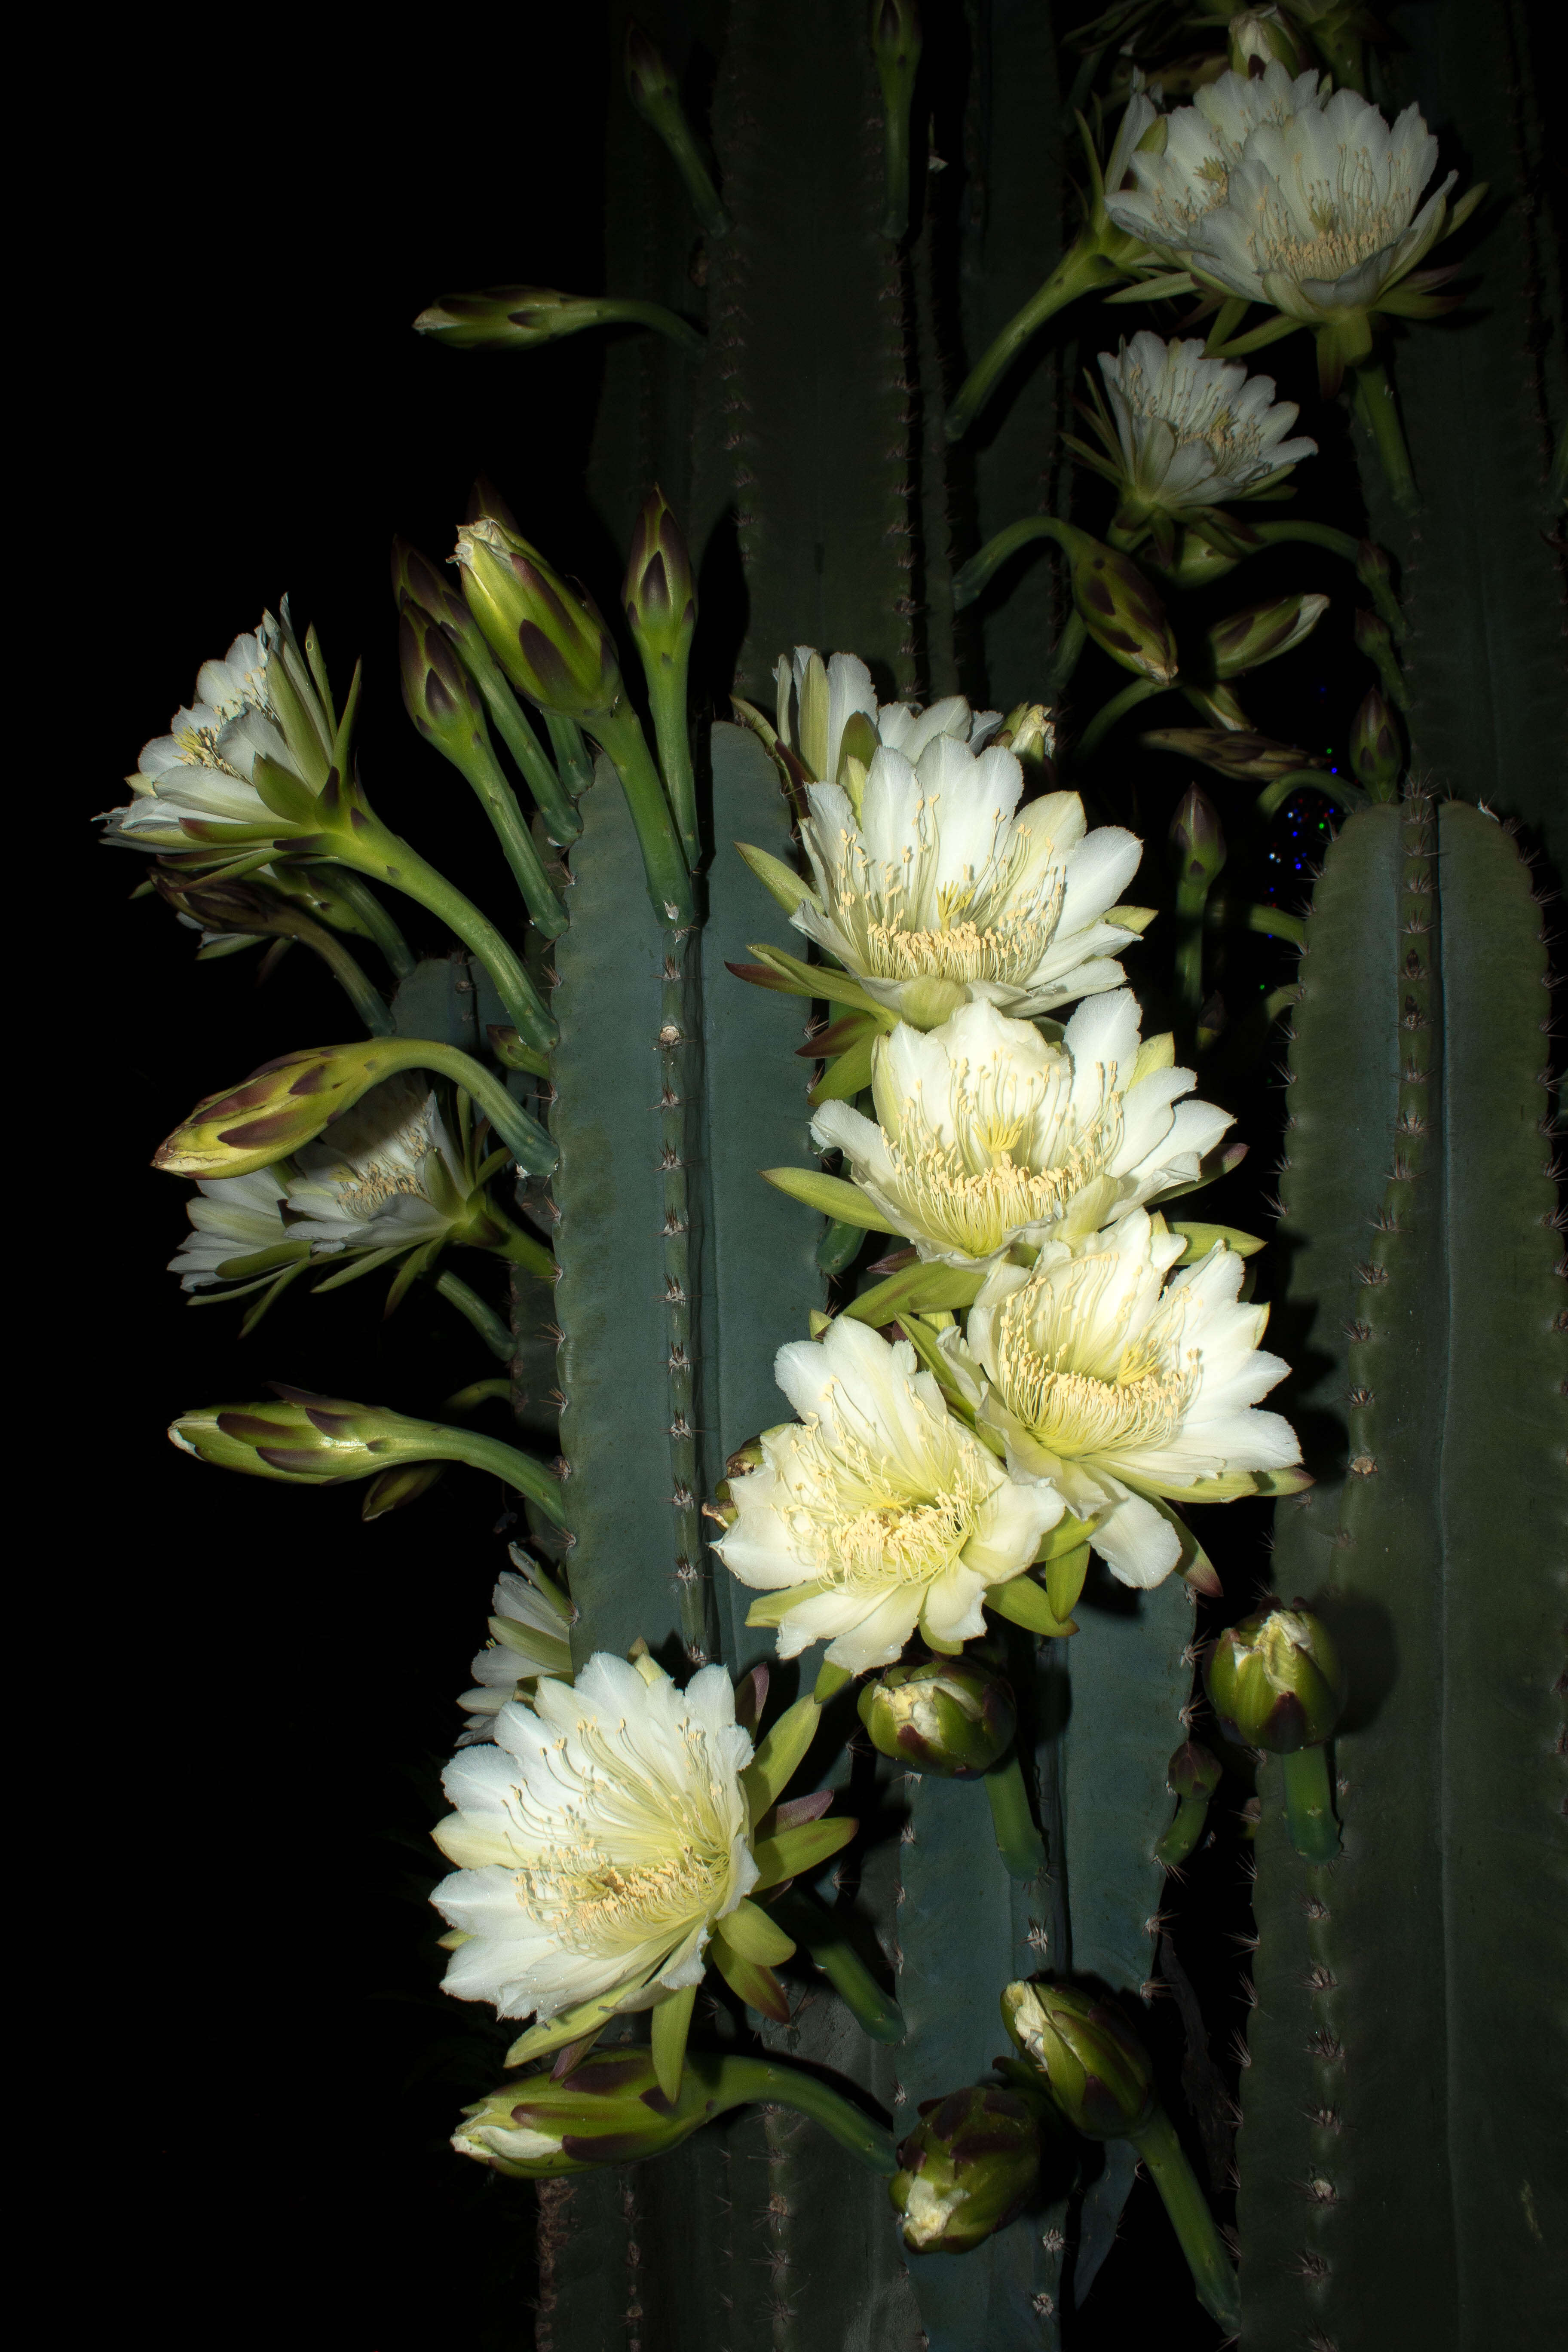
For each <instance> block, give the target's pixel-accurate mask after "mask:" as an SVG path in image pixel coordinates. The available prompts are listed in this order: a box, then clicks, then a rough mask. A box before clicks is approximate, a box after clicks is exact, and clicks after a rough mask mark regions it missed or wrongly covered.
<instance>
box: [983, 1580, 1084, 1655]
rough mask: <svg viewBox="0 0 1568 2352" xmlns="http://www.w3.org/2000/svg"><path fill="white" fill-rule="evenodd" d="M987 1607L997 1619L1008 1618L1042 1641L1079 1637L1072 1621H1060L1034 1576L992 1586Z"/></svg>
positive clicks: (1067, 1619)
mask: <svg viewBox="0 0 1568 2352" xmlns="http://www.w3.org/2000/svg"><path fill="white" fill-rule="evenodd" d="M985 1606H986V1608H987V1609H989V1610H991V1611H992V1612H993V1613H994V1615H996V1616H998V1617H1005V1618H1006V1619H1007V1620H1008V1621H1009V1622H1010V1623H1012V1624H1014V1625H1022V1626H1024V1627H1025V1628H1026V1630H1027V1631H1028V1632H1029V1633H1038V1634H1039V1635H1040V1636H1041V1638H1042V1639H1045V1638H1046V1637H1047V1636H1048V1637H1049V1638H1051V1639H1052V1640H1056V1639H1058V1638H1060V1637H1061V1636H1063V1635H1065V1634H1068V1633H1077V1632H1078V1627H1077V1626H1076V1625H1075V1624H1074V1622H1073V1621H1072V1619H1071V1618H1070V1617H1066V1618H1063V1617H1058V1615H1057V1613H1056V1611H1055V1610H1054V1609H1053V1608H1052V1607H1051V1604H1050V1601H1049V1600H1048V1599H1047V1596H1046V1594H1045V1593H1044V1592H1043V1591H1041V1590H1040V1587H1039V1586H1038V1585H1037V1583H1036V1582H1035V1580H1034V1579H1033V1577H1031V1576H1015V1577H1012V1578H1010V1579H1009V1580H1008V1582H1007V1583H1005V1584H993V1585H991V1586H990V1587H989V1588H988V1589H987V1591H986V1594H985Z"/></svg>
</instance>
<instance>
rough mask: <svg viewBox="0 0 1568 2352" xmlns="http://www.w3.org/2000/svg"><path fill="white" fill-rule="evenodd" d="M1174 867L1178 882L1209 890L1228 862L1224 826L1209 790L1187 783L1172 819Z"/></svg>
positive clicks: (1172, 861)
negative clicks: (1205, 790) (1201, 789)
mask: <svg viewBox="0 0 1568 2352" xmlns="http://www.w3.org/2000/svg"><path fill="white" fill-rule="evenodd" d="M1170 845H1171V870H1172V872H1173V874H1174V875H1175V877H1176V879H1177V881H1178V882H1183V883H1186V884H1188V885H1189V886H1195V885H1197V884H1201V885H1202V886H1203V887H1204V889H1205V891H1206V890H1207V889H1208V888H1209V887H1210V886H1211V884H1212V883H1213V882H1214V881H1215V877H1216V876H1217V875H1218V874H1219V872H1220V870H1221V868H1222V867H1223V866H1224V865H1225V855H1226V849H1225V827H1224V826H1223V825H1222V824H1221V823H1220V821H1219V811H1218V809H1216V808H1215V804H1214V803H1213V801H1211V800H1210V798H1209V796H1208V794H1207V793H1205V792H1202V791H1200V789H1199V788H1198V786H1197V785H1196V784H1191V785H1189V786H1188V788H1187V790H1186V792H1185V793H1184V794H1183V795H1182V798H1181V800H1180V802H1179V803H1178V804H1177V808H1176V814H1175V815H1174V816H1173V818H1172V820H1171V834H1170Z"/></svg>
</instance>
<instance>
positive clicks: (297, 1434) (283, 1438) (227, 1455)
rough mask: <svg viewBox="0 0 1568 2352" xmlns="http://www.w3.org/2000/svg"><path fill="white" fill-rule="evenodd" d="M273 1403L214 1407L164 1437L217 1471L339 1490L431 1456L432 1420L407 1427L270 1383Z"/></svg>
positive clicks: (392, 1415) (368, 1410)
mask: <svg viewBox="0 0 1568 2352" xmlns="http://www.w3.org/2000/svg"><path fill="white" fill-rule="evenodd" d="M273 1388H274V1393H275V1395H276V1397H277V1400H278V1402H276V1403H263V1404H245V1405H212V1406H208V1407H207V1408H206V1409H205V1411H203V1412H185V1413H182V1414H181V1415H180V1418H179V1419H178V1421H176V1422H175V1423H174V1424H173V1425H172V1427H171V1428H170V1431H169V1435H170V1437H171V1438H172V1439H173V1440H174V1444H176V1445H177V1446H178V1447H179V1448H180V1450H181V1452H182V1453H184V1454H197V1455H199V1456H200V1458H201V1459H202V1461H204V1462H211V1463H213V1464H215V1465H216V1466H217V1467H218V1468H219V1469H223V1470H242V1471H245V1472H246V1473H247V1474H248V1475H250V1476H252V1477H257V1478H279V1479H282V1480H284V1481H286V1482H289V1483H292V1484H294V1485H307V1486H342V1485H344V1484H345V1483H346V1482H347V1481H349V1480H351V1479H354V1478H374V1477H375V1476H376V1475H378V1474H379V1473H380V1472H381V1471H383V1470H385V1469H388V1468H389V1467H391V1465H393V1464H394V1463H395V1462H397V1461H399V1460H402V1461H406V1462H418V1461H424V1460H427V1459H429V1458H430V1448H429V1445H428V1444H427V1443H426V1441H427V1440H428V1439H429V1437H430V1436H431V1435H432V1434H437V1435H438V1434H439V1431H438V1430H437V1424H435V1423H431V1422H423V1421H409V1420H406V1419H405V1417H404V1415H403V1414H402V1413H398V1412H386V1411H385V1410H384V1408H383V1407H381V1406H379V1405H368V1404H351V1403H349V1402H347V1401H346V1400H345V1399H343V1398H342V1397H322V1396H313V1395H312V1394H311V1393H310V1390H308V1389H291V1388H285V1387H282V1386H279V1384H278V1383H276V1382H275V1383H273Z"/></svg>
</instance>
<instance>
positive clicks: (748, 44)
mask: <svg viewBox="0 0 1568 2352" xmlns="http://www.w3.org/2000/svg"><path fill="white" fill-rule="evenodd" d="M880 123H881V103H880V97H879V91H878V88H877V79H876V73H875V68H874V67H873V64H872V59H871V52H870V45H869V42H868V38H867V27H866V17H865V13H864V11H863V10H861V9H858V8H852V7H845V6H842V5H838V0H799V5H795V6H794V7H791V8H789V9H784V10H781V9H778V8H776V7H773V6H772V5H768V0H734V4H733V5H732V6H731V10H730V21H729V26H728V33H727V39H726V47H725V55H724V62H723V66H722V68H721V75H720V79H719V84H718V88H717V89H716V92H715V97H714V109H713V143H714V147H715V150H716V152H717V154H718V158H719V164H720V171H721V178H722V183H723V188H724V197H725V202H726V204H727V205H728V206H729V209H730V213H731V218H732V222H733V226H732V227H731V232H730V234H729V236H725V237H723V238H722V239H721V240H720V241H719V242H718V243H717V244H715V245H714V246H713V247H711V249H710V257H709V268H710V281H709V289H708V291H709V306H710V322H711V324H710V357H709V359H708V360H707V362H705V363H704V368H703V380H702V384H701V388H700V396H699V409H698V423H697V466H696V476H695V493H694V518H693V520H694V529H693V531H692V534H691V537H692V543H693V545H694V546H696V547H708V546H709V544H710V540H711V538H712V535H713V534H714V532H715V530H719V531H720V532H721V537H722V536H723V535H725V534H726V533H727V530H728V529H729V528H731V523H730V521H729V520H728V519H730V518H732V528H733V530H734V532H735V535H736V539H737V541H738V544H739V552H740V556H741V561H742V566H743V568H744V572H745V586H746V599H747V604H748V607H749V612H748V626H747V633H746V638H745V643H744V645H743V646H742V648H741V651H740V657H739V662H738V665H737V674H736V680H735V683H736V688H737V690H738V691H739V692H740V693H742V694H743V695H746V696H747V697H748V698H750V699H752V701H760V700H764V699H766V698H767V697H768V695H769V693H770V691H771V679H772V675H773V665H774V663H775V662H776V661H777V659H778V657H779V656H780V654H781V653H783V652H784V650H785V649H786V648H787V647H789V646H794V645H797V644H800V643H803V642H810V643H813V644H816V645H817V646H821V647H822V648H823V649H824V651H828V650H832V649H835V648H841V649H844V650H849V651H854V652H856V653H858V654H859V655H860V656H862V657H863V658H864V659H865V660H867V661H868V662H870V663H871V665H872V667H873V669H874V671H876V672H877V673H878V674H879V676H880V677H881V679H882V681H883V684H884V690H885V689H886V686H887V685H888V684H889V683H891V684H892V685H893V686H895V687H896V688H897V689H898V691H900V693H902V692H908V691H910V689H911V688H912V686H913V684H914V677H915V655H916V642H915V637H914V635H913V632H912V627H911V624H912V621H913V618H914V613H913V606H914V604H915V599H914V596H913V594H912V593H911V583H912V581H913V577H914V570H915V529H916V519H915V514H914V505H915V497H914V483H913V476H912V469H911V447H910V428H911V423H912V412H911V410H910V376H909V362H908V357H907V353H906V334H905V323H904V312H905V294H904V280H903V271H902V268H901V266H900V261H899V258H898V255H897V253H896V251H895V250H894V248H893V247H891V246H889V244H888V243H887V242H886V241H885V240H884V239H882V238H881V237H880V236H879V235H878V226H879V222H880V219H881V215H882V208H883V190H882V185H881V179H882V172H881V152H880ZM763 125H766V128H765V129H763V128H761V127H760V126H763ZM803 141H809V151H807V149H806V148H805V147H804V146H803ZM806 152H809V157H810V160H809V163H807V162H806V161H805V154H806Z"/></svg>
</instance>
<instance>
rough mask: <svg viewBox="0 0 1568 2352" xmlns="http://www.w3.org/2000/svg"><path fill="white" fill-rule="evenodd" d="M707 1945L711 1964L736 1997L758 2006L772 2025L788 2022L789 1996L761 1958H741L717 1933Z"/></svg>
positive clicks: (748, 2004)
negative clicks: (770, 2019)
mask: <svg viewBox="0 0 1568 2352" xmlns="http://www.w3.org/2000/svg"><path fill="white" fill-rule="evenodd" d="M709 1950H710V1953H711V1954H712V1958H713V1965H714V1967H715V1968H716V1969H718V1971H719V1973H720V1975H721V1977H722V1978H723V1979H724V1981H725V1983H726V1984H727V1985H728V1986H729V1988H730V1990H731V1992H732V1993H733V1994H734V1995H735V1997H736V1999H737V2000H743V2001H744V2002H745V2004H746V2007H747V2008H748V2009H760V2010H761V2011H762V2013H763V2016H764V2017H771V2018H772V2019H773V2023H774V2024H775V2025H787V2024H788V2023H789V1995H788V1994H787V1993H786V1992H785V1990H784V1987H783V1985H782V1984H780V1982H779V1980H778V1979H777V1977H775V1976H774V1974H773V1970H772V1969H770V1968H767V1967H764V1965H763V1962H762V1961H761V1960H745V1959H742V1957H741V1955H740V1953H739V1952H737V1951H735V1950H734V1949H733V1948H731V1946H730V1945H729V1944H727V1943H724V1942H722V1941H721V1939H720V1938H719V1937H717V1936H715V1937H714V1938H713V1941H712V1943H711V1944H710V1946H709Z"/></svg>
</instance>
